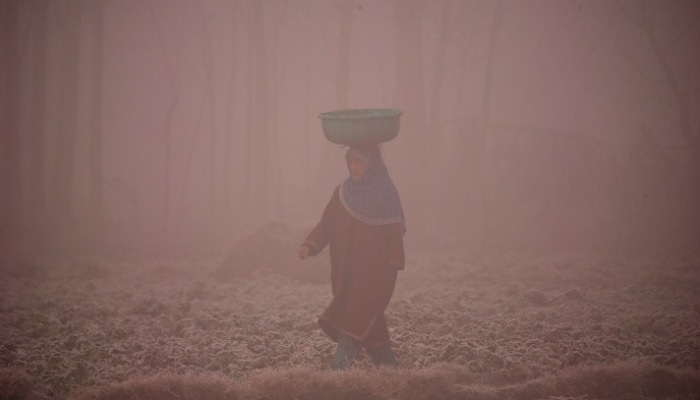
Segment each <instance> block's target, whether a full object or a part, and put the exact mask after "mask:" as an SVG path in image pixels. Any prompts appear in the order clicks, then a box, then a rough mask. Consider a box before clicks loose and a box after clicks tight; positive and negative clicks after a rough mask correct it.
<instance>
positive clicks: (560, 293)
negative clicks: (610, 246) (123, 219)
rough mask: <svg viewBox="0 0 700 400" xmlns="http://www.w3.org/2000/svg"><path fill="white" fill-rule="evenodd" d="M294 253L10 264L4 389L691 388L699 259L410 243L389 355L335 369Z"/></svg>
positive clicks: (472, 391) (314, 273) (83, 393)
mask: <svg viewBox="0 0 700 400" xmlns="http://www.w3.org/2000/svg"><path fill="white" fill-rule="evenodd" d="M293 257H294V255H293V253H292V254H289V262H282V263H283V264H284V265H274V266H272V265H267V264H266V265H261V266H256V267H253V268H241V267H240V265H233V264H230V259H231V258H230V257H229V261H227V262H229V264H227V262H224V261H223V260H225V259H226V258H227V257H226V255H225V254H223V253H221V254H219V255H216V254H208V255H202V256H199V257H195V256H191V257H188V258H179V259H178V260H173V259H165V258H163V259H155V258H131V259H130V258H127V257H122V258H119V259H116V258H115V259H77V258H69V257H57V256H53V257H47V256H45V257H35V258H33V259H31V260H21V261H13V262H6V263H5V264H3V266H2V271H0V273H1V274H2V280H1V283H0V398H11V396H13V395H14V396H16V397H15V398H39V399H49V398H59V399H60V398H85V399H87V398H138V397H142V398H143V396H144V395H143V394H140V395H137V394H135V393H137V392H138V390H145V389H138V388H139V387H141V388H144V387H150V389H148V390H145V392H142V393H150V395H147V397H148V398H222V399H223V398H230V399H236V398H240V399H244V398H258V399H263V398H268V399H273V398H295V397H296V398H309V399H313V398H330V397H335V398H376V399H389V398H426V399H427V398H477V399H479V398H481V399H499V398H516V399H526V398H527V399H537V398H558V399H563V398H578V399H595V398H614V399H623V398H624V399H627V398H629V399H632V398H674V399H675V398H684V399H686V398H687V399H695V398H698V396H700V372H699V370H698V368H699V367H700V296H698V294H699V293H700V289H698V288H700V260H698V259H697V258H682V257H665V258H662V257H659V258H654V259H651V258H648V259H643V260H642V259H632V258H626V257H607V258H606V257H592V256H587V257H573V256H572V257H556V258H555V257H550V258H540V259H536V258H529V259H519V258H517V257H491V258H489V259H475V258H473V257H466V256H461V255H458V254H437V253H420V254H415V253H413V254H412V253H409V257H408V263H407V266H406V269H405V271H403V272H401V274H400V276H399V282H398V285H397V288H396V291H395V293H394V297H393V299H392V303H391V304H390V306H389V310H388V311H387V318H388V321H389V325H390V329H391V332H392V336H393V340H394V342H395V349H396V352H397V355H398V356H399V358H400V360H401V363H402V368H401V369H399V370H398V371H393V370H376V369H374V368H373V367H372V366H371V364H370V363H369V362H368V361H367V359H364V358H363V359H361V360H360V362H359V364H358V366H357V368H356V369H355V370H353V371H350V372H347V373H341V374H338V373H333V372H330V371H328V365H329V362H330V358H331V355H332V353H333V351H334V344H333V343H332V342H331V341H330V340H329V339H327V338H326V337H325V336H324V335H323V334H322V333H321V332H320V331H319V329H318V328H317V325H316V316H317V315H318V314H319V313H320V312H321V311H322V310H323V309H324V307H325V306H326V305H327V303H328V302H329V300H330V287H329V285H328V284H327V283H326V282H324V280H325V279H326V277H325V271H323V270H322V267H319V265H321V264H322V263H318V261H319V260H316V264H301V263H300V262H298V261H294V262H292V261H291V260H293ZM320 257H323V258H322V259H321V260H324V259H325V257H327V253H323V254H322V255H321V256H320ZM277 262H279V261H277ZM304 268H308V270H306V271H305V272H301V269H304ZM319 268H320V269H319ZM183 385H184V386H183ZM157 387H160V388H166V389H162V390H161V389H154V388H157ZM183 387H185V388H184V389H183ZM129 388H130V389H129ZM187 388H189V389H187ZM197 388H199V389H197ZM129 390H131V392H129ZM149 390H150V391H149ZM158 390H161V392H163V391H164V392H166V393H170V394H172V395H168V396H161V397H159V395H158V396H157V395H155V394H154V393H156V392H158ZM127 392H128V393H132V394H131V395H130V396H132V397H129V395H127ZM115 393H117V394H115ZM118 393H121V394H118ZM182 393H190V394H189V396H190V397H188V395H183V394H182ZM192 393H196V394H192ZM316 394H317V395H316ZM110 396H111V397H110Z"/></svg>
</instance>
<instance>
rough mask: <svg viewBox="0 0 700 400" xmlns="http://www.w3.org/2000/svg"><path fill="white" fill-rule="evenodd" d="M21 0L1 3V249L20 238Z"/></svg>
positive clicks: (13, 243) (15, 242)
mask: <svg viewBox="0 0 700 400" xmlns="http://www.w3.org/2000/svg"><path fill="white" fill-rule="evenodd" d="M19 3H20V2H19V1H12V0H9V1H3V2H0V54H2V57H3V62H2V63H0V105H2V107H0V131H1V132H2V134H1V135H0V145H1V146H0V149H1V150H0V151H2V154H0V163H1V164H0V166H1V171H2V172H1V175H0V252H2V253H5V252H9V251H10V250H11V248H12V247H14V246H16V245H17V244H18V243H17V242H18V239H20V238H21V236H22V235H21V225H22V219H21V216H22V197H21V193H22V184H21V171H20V168H21V164H22V162H21V159H20V154H21V151H20V144H21V140H20V132H19V121H20V119H19V112H20V105H19V102H18V99H19V94H20V85H19V82H20V51H19V26H18V25H19V24H18V21H19Z"/></svg>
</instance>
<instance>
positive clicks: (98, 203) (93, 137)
mask: <svg viewBox="0 0 700 400" xmlns="http://www.w3.org/2000/svg"><path fill="white" fill-rule="evenodd" d="M92 8H93V9H92V14H93V15H92V54H91V56H92V58H91V67H92V76H91V78H92V82H91V93H90V98H91V99H90V106H91V108H92V110H91V112H90V136H89V140H90V179H89V182H90V183H89V187H90V211H91V218H90V220H91V222H92V233H93V235H94V239H95V240H97V241H98V242H100V241H101V239H102V234H103V228H104V226H103V224H104V198H103V179H104V177H103V160H102V48H103V46H104V43H103V34H102V30H103V20H104V19H103V12H104V11H103V10H104V3H103V2H101V1H95V2H93V3H92Z"/></svg>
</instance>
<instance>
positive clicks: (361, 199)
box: [340, 146, 406, 230]
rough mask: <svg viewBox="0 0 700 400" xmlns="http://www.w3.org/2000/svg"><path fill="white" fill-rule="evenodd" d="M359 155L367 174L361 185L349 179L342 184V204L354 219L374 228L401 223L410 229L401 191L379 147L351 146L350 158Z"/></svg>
mask: <svg viewBox="0 0 700 400" xmlns="http://www.w3.org/2000/svg"><path fill="white" fill-rule="evenodd" d="M350 155H356V156H358V157H359V158H360V159H361V160H362V162H364V163H365V165H366V166H367V169H366V170H365V174H364V175H363V176H362V178H360V179H359V180H358V181H357V182H355V181H353V180H352V178H351V177H348V178H347V179H345V181H343V183H342V184H341V185H340V202H341V203H342V204H343V207H345V209H346V210H347V212H348V213H349V214H350V215H352V216H353V217H354V218H356V219H358V220H360V221H362V222H364V223H366V224H370V225H385V224H392V223H396V222H400V223H401V225H403V227H404V230H405V229H406V222H405V219H404V214H403V207H402V206H401V199H400V198H399V192H398V190H396V186H394V182H393V181H392V180H391V178H390V177H389V172H388V171H387V169H386V165H384V161H382V157H381V154H380V152H379V147H376V146H373V147H369V148H365V147H350V149H349V150H348V152H347V154H346V157H348V156H350Z"/></svg>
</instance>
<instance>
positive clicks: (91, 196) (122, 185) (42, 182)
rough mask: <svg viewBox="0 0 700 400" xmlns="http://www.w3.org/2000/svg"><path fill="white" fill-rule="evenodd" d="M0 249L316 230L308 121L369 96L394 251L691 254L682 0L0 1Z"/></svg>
mask: <svg viewBox="0 0 700 400" xmlns="http://www.w3.org/2000/svg"><path fill="white" fill-rule="evenodd" d="M0 30H1V33H0V69H1V70H0V90H1V91H2V92H1V93H0V102H1V103H0V104H1V107H0V129H1V133H2V134H1V135H0V165H1V167H0V241H1V242H0V246H1V249H2V250H3V251H12V252H15V251H27V250H30V251H37V250H71V251H82V252H88V251H93V250H99V251H119V252H121V251H125V250H128V251H149V252H153V251H155V252H163V251H174V250H175V249H178V250H192V249H196V248H201V246H209V245H212V244H223V245H225V244H226V243H230V241H231V240H232V238H233V237H235V236H237V235H240V234H242V233H245V232H248V231H250V230H251V229H255V228H256V227H259V226H261V225H263V224H266V223H268V222H271V221H278V222H283V223H286V224H291V225H301V224H307V223H309V222H313V221H315V220H317V219H318V218H319V217H320V214H321V211H322V209H323V207H324V205H325V203H326V202H327V201H328V199H329V198H330V195H331V193H332V190H333V188H334V186H335V185H337V184H338V183H339V182H340V181H341V179H343V178H344V177H345V176H346V172H345V165H344V160H343V154H344V150H343V149H342V147H340V146H338V145H334V144H331V143H329V142H327V141H326V140H325V139H324V137H323V135H322V132H321V125H320V121H319V120H318V117H317V116H318V114H319V113H321V112H324V111H330V110H333V109H340V108H364V107H391V108H398V109H401V110H402V111H403V112H404V115H403V116H402V117H401V124H402V125H401V131H400V133H399V136H398V137H397V139H395V140H394V141H392V142H390V143H387V144H385V145H384V146H383V151H384V155H385V159H386V160H387V164H388V166H389V169H390V173H391V174H392V176H393V178H394V181H395V182H396V184H397V187H398V188H399V191H400V193H401V196H402V200H403V203H404V207H405V210H406V215H407V227H408V233H407V236H406V239H407V241H408V243H409V244H410V245H411V246H414V247H416V248H418V247H423V248H428V249H445V250H455V249H460V250H468V251H472V252H493V251H496V252H548V251H622V252H636V251H642V250H644V251H647V250H650V251H662V252H666V251H675V252H677V251H690V250H697V249H698V246H697V244H698V237H700V230H699V229H698V227H699V226H700V218H699V217H698V214H699V208H700V207H699V206H698V204H700V195H699V194H698V191H699V186H700V51H698V50H699V49H700V46H698V44H699V43H700V3H698V2H697V1H693V0H689V1H681V0H674V1H665V0H664V1H636V0H634V1H574V0H571V1H558V0H538V1H507V0H505V1H502V0H492V1H482V0H471V1H470V0H373V1H369V0H364V1H363V0H337V1H332V0H289V1H284V0H271V1H258V0H236V1H234V0H114V1H109V0H105V1H93V0H64V1H58V0H22V1H19V0H0Z"/></svg>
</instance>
